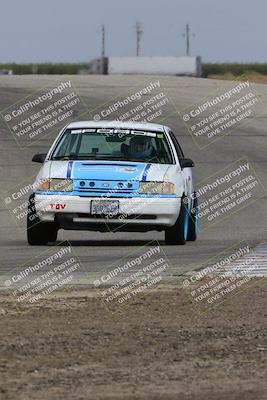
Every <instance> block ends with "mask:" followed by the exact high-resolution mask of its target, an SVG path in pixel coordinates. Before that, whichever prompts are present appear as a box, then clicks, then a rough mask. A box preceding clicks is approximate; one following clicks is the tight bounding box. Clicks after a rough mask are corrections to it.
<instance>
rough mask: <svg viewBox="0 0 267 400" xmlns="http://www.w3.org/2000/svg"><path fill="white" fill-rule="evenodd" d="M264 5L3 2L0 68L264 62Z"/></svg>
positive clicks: (213, 0) (259, 1)
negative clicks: (154, 59)
mask: <svg viewBox="0 0 267 400" xmlns="http://www.w3.org/2000/svg"><path fill="white" fill-rule="evenodd" d="M266 17H267V2H266V0H254V1H251V0H0V63H5V62H17V63H31V62H34V63H38V62H88V61H89V60H91V59H93V58H95V57H98V56H100V54H101V25H102V24H104V25H105V28H106V54H107V55H108V56H134V55H135V51H136V35H135V24H136V22H137V21H139V22H140V23H141V25H142V27H143V31H144V32H143V35H142V40H141V55H145V56H159V55H161V56H167V55H170V56H183V55H185V49H186V46H185V38H184V37H183V33H184V31H185V26H186V24H187V23H189V24H190V29H191V32H192V37H191V51H190V53H191V55H192V56H197V55H200V56H202V58H203V61H204V62H267V40H266V37H267V23H266Z"/></svg>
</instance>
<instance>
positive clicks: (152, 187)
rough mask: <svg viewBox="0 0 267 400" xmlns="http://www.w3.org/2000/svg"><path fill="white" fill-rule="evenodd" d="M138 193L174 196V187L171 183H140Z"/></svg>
mask: <svg viewBox="0 0 267 400" xmlns="http://www.w3.org/2000/svg"><path fill="white" fill-rule="evenodd" d="M139 193H142V194H175V185H174V183H171V182H140V187H139Z"/></svg>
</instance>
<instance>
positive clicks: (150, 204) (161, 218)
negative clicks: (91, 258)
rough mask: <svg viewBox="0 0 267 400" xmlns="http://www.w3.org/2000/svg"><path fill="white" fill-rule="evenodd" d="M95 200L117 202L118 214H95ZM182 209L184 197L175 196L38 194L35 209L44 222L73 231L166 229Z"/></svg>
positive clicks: (172, 223) (173, 222) (171, 224)
mask: <svg viewBox="0 0 267 400" xmlns="http://www.w3.org/2000/svg"><path fill="white" fill-rule="evenodd" d="M96 200H108V201H114V200H118V201H119V213H118V215H115V216H102V215H92V214H91V201H96ZM180 207H181V198H179V197H174V196H173V197H157V196H154V197H153V196H151V197H133V198H109V199H107V198H102V197H94V198H92V197H84V196H83V197H80V196H70V195H42V194H35V208H36V212H37V215H38V217H39V219H40V220H41V221H43V222H52V221H56V222H57V224H58V225H59V227H60V228H63V229H73V230H98V231H115V230H123V231H148V230H163V229H164V228H166V227H170V226H173V225H174V224H175V222H176V220H177V217H178V215H179V213H180Z"/></svg>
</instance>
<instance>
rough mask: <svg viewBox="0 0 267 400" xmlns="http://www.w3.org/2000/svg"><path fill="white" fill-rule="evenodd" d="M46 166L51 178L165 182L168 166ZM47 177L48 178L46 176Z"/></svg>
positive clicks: (61, 163) (57, 163)
mask: <svg viewBox="0 0 267 400" xmlns="http://www.w3.org/2000/svg"><path fill="white" fill-rule="evenodd" d="M47 164H50V165H47V166H44V168H45V169H46V172H47V173H48V174H49V177H50V178H64V179H66V178H67V179H74V180H78V179H80V180H87V179H89V180H93V179H95V180H103V179H105V180H113V181H116V180H118V181H119V180H122V181H128V180H136V181H148V180H150V181H163V180H164V177H165V175H166V173H167V171H168V169H169V167H170V165H168V164H151V163H134V162H122V161H120V162H114V161H86V160H84V161H49V162H48V163H47ZM46 177H47V176H46Z"/></svg>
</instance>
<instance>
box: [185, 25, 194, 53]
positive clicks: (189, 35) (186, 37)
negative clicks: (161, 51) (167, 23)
mask: <svg viewBox="0 0 267 400" xmlns="http://www.w3.org/2000/svg"><path fill="white" fill-rule="evenodd" d="M191 36H193V37H195V35H194V34H193V35H191V34H190V26H189V24H186V26H185V33H184V34H183V37H185V40H186V55H187V56H189V55H190V37H191Z"/></svg>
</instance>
